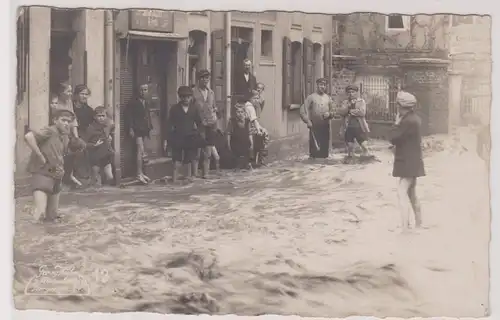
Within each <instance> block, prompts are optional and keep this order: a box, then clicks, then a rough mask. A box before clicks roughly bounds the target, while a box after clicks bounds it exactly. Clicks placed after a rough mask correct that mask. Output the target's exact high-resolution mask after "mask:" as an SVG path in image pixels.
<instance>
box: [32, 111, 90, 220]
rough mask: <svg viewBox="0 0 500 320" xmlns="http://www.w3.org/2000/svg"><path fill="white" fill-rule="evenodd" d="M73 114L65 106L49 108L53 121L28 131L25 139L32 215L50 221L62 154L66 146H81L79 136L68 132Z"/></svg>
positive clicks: (55, 203) (56, 202)
mask: <svg viewBox="0 0 500 320" xmlns="http://www.w3.org/2000/svg"><path fill="white" fill-rule="evenodd" d="M74 118H75V115H74V113H73V112H71V111H69V110H53V125H51V126H48V127H44V128H42V129H40V130H38V131H30V132H28V133H27V134H26V135H25V140H26V143H27V144H28V146H29V147H30V149H31V150H32V153H31V157H30V159H29V162H28V171H29V172H30V173H31V174H32V177H31V187H32V189H33V201H34V205H35V208H34V217H35V219H36V220H41V219H42V218H45V220H46V221H51V220H54V219H55V218H57V213H58V212H57V211H58V209H59V196H60V192H61V185H62V178H63V176H64V156H65V155H66V154H67V152H68V151H69V150H71V151H78V150H81V149H84V148H85V142H83V140H81V139H80V138H76V137H74V136H72V135H71V136H70V130H71V123H72V122H73V121H74Z"/></svg>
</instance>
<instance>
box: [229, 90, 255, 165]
mask: <svg viewBox="0 0 500 320" xmlns="http://www.w3.org/2000/svg"><path fill="white" fill-rule="evenodd" d="M247 103H248V98H244V97H239V98H238V103H237V104H236V105H235V106H234V109H233V112H232V115H231V119H230V120H229V123H228V125H227V145H228V147H229V150H230V151H231V152H232V154H233V156H234V158H235V159H236V168H237V169H251V167H252V166H251V164H250V158H251V155H252V151H253V132H252V130H251V126H252V122H251V120H250V117H249V116H248V111H247V107H249V106H248V104H247ZM250 105H251V104H250ZM252 108H253V107H252Z"/></svg>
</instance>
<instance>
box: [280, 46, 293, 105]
mask: <svg viewBox="0 0 500 320" xmlns="http://www.w3.org/2000/svg"><path fill="white" fill-rule="evenodd" d="M292 75H293V74H292V41H290V38H288V37H284V38H283V102H282V104H283V108H287V109H288V108H290V105H291V104H292Z"/></svg>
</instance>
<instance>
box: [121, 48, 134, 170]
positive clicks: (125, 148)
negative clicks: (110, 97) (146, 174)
mask: <svg viewBox="0 0 500 320" xmlns="http://www.w3.org/2000/svg"><path fill="white" fill-rule="evenodd" d="M126 42H127V41H126V40H125V41H123V42H122V43H121V50H120V51H121V55H120V56H121V57H120V146H121V150H120V167H121V170H122V177H123V178H126V177H131V176H133V175H134V170H135V157H134V155H133V145H132V141H131V139H130V138H129V135H128V132H127V130H128V128H127V126H126V122H125V120H126V119H125V112H126V109H127V105H128V103H129V102H130V100H131V99H132V97H133V93H134V91H133V90H134V84H133V69H132V67H131V61H132V60H133V57H131V54H130V52H127V50H130V48H128V46H127V43H126ZM127 60H128V61H127Z"/></svg>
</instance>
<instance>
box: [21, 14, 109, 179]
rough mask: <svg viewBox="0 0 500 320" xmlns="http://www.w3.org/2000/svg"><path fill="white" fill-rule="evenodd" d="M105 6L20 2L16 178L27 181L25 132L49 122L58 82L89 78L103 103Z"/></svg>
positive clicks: (95, 99) (94, 103) (93, 97)
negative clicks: (62, 6)
mask: <svg viewBox="0 0 500 320" xmlns="http://www.w3.org/2000/svg"><path fill="white" fill-rule="evenodd" d="M103 26H104V12H103V11H102V10H87V9H55V8H49V7H36V6H32V7H20V8H19V9H18V15H17V72H16V84H17V92H16V105H15V127H16V143H15V182H16V185H17V186H25V185H27V178H28V173H27V172H26V165H27V162H28V157H29V154H30V152H29V149H28V147H27V146H26V143H25V142H24V134H25V133H26V132H27V131H28V130H29V129H39V128H41V127H43V126H45V125H47V124H48V123H49V97H50V94H51V93H54V94H56V93H57V91H58V90H59V84H61V83H64V82H65V83H68V84H70V85H72V86H73V87H74V86H75V85H78V84H86V85H87V86H88V87H89V88H90V90H91V92H92V95H91V97H90V98H89V104H90V105H91V106H93V107H95V106H97V105H103V103H104V83H105V81H104V73H103V70H104V46H103V44H104V28H103Z"/></svg>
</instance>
